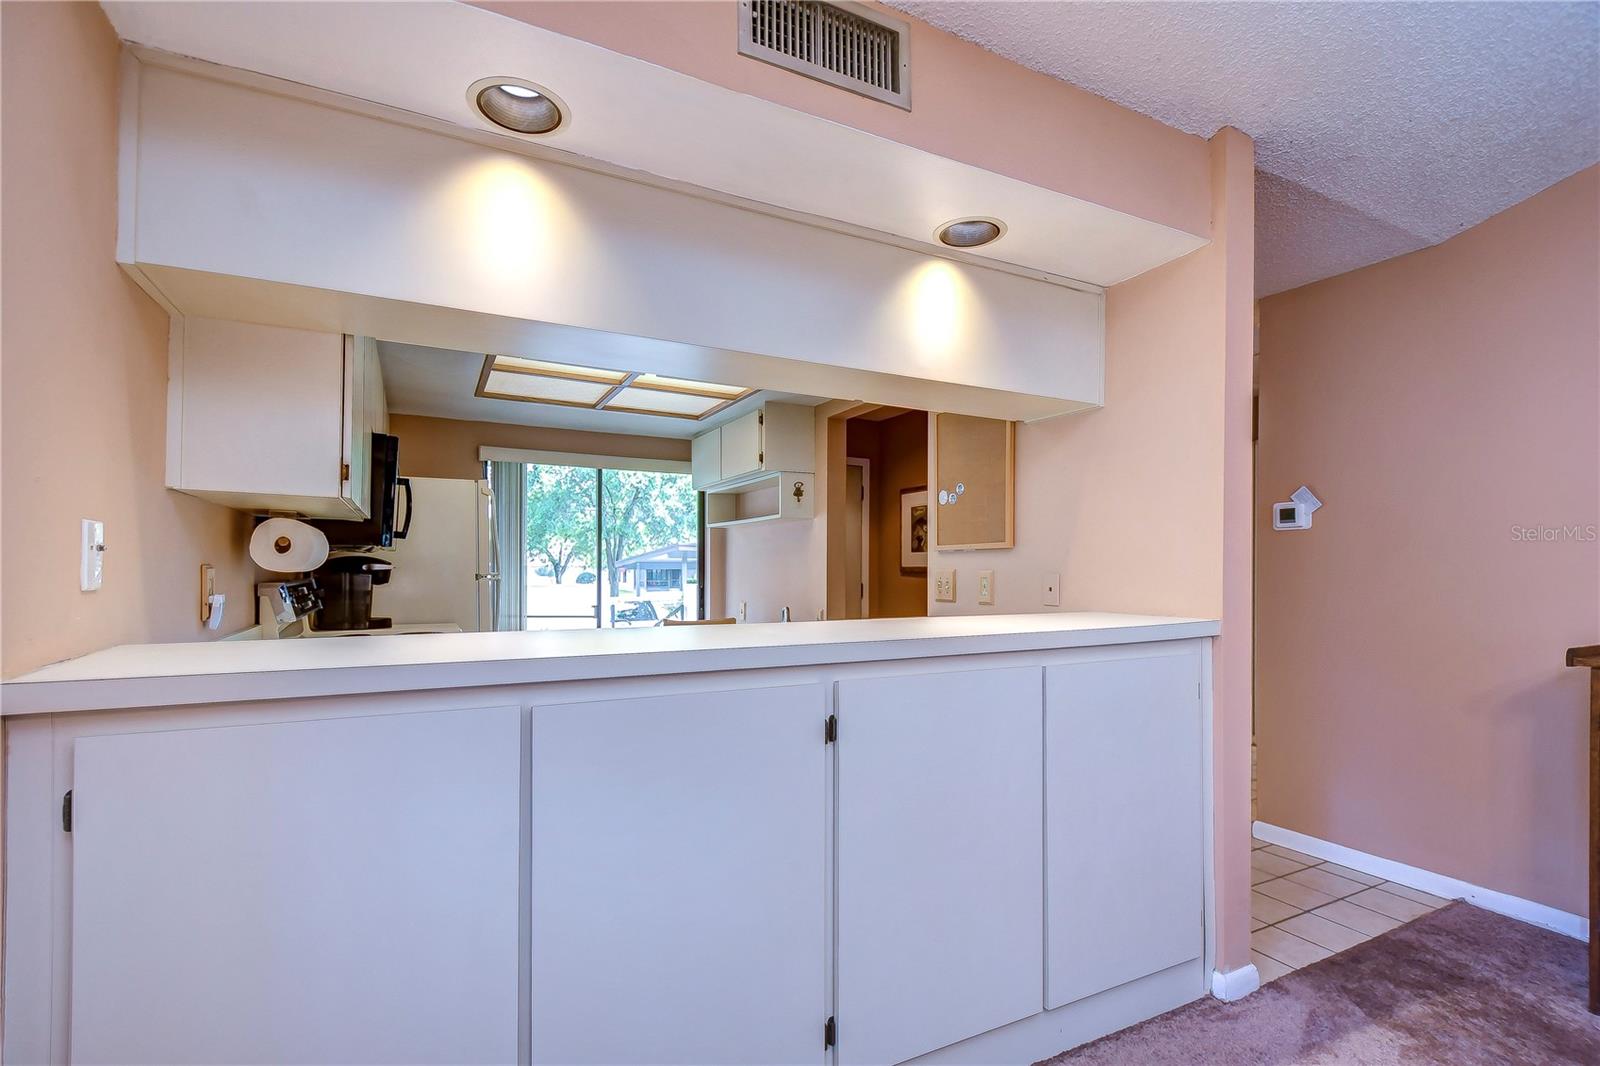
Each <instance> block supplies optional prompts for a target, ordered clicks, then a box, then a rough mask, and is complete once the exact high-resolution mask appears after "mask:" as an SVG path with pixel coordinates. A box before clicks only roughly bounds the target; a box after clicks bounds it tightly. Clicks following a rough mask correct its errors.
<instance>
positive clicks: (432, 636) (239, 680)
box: [0, 612, 1219, 715]
mask: <svg viewBox="0 0 1600 1066" xmlns="http://www.w3.org/2000/svg"><path fill="white" fill-rule="evenodd" d="M1218 629H1219V626H1218V623H1217V622H1216V621H1215V620H1209V619H1200V618H1169V617H1163V616H1157V615H1131V614H1098V613H1076V612H1075V613H1052V614H1011V615H961V616H949V617H939V618H874V619H864V620H856V621H836V622H788V623H783V622H767V623H757V624H748V625H731V626H729V625H723V626H673V627H663V628H650V629H586V630H563V631H558V632H548V633H416V634H405V633H389V634H384V635H381V636H351V637H344V638H342V639H340V640H241V641H227V640H223V641H209V642H204V643H191V644H125V645H122V646H120V647H116V648H107V649H106V650H105V651H99V652H94V653H92V654H90V655H85V656H82V657H81V658H77V659H68V660H66V661H65V662H60V663H55V664H53V665H51V666H46V667H44V668H43V669H40V670H36V671H34V672H33V673H31V674H24V675H23V676H21V677H18V678H15V679H13V680H11V681H7V682H5V684H4V685H3V686H0V714H5V715H16V714H40V713H46V712H55V711H92V710H111V709H122V708H133V707H157V706H159V707H171V706H179V705H188V704H199V703H226V702H233V701H238V700H255V699H284V698H307V697H316V696H334V695H349V694H352V693H360V692H396V691H411V690H418V689H434V688H461V687H472V686H482V685H517V684H536V683H539V682H547V681H577V680H590V679H594V678H606V677H642V676H649V675H652V674H678V673H703V672H707V671H712V670H747V669H763V668H773V667H785V666H815V665H818V664H823V663H850V662H872V661H876V660H885V659H911V658H926V657H930V656H936V655H970V654H981V653H991V652H1007V651H1036V650H1039V649H1044V648H1074V647H1088V646H1093V645H1103V644H1134V643H1142V642H1146V641H1152V640H1178V639H1183V638H1187V637H1209V636H1215V635H1216V634H1217V632H1218Z"/></svg>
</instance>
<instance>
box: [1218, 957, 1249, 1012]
mask: <svg viewBox="0 0 1600 1066" xmlns="http://www.w3.org/2000/svg"><path fill="white" fill-rule="evenodd" d="M1260 987H1261V972H1260V971H1259V970H1257V969H1256V964H1255V963H1253V962H1252V963H1247V964H1245V965H1244V966H1241V967H1239V968H1238V969H1237V970H1229V971H1228V972H1227V973H1223V972H1222V971H1221V970H1213V971H1212V973H1211V995H1212V997H1213V998H1215V999H1220V1000H1222V1002H1224V1003H1233V1002H1236V1001H1238V1000H1241V999H1243V998H1244V997H1246V996H1248V995H1249V994H1250V993H1252V992H1254V991H1255V990H1256V989H1258V988H1260Z"/></svg>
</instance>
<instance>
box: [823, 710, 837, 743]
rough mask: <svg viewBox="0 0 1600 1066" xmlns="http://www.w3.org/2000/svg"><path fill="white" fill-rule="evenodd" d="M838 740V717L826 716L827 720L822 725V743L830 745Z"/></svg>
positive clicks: (833, 715)
mask: <svg viewBox="0 0 1600 1066" xmlns="http://www.w3.org/2000/svg"><path fill="white" fill-rule="evenodd" d="M838 739H839V716H838V715H836V714H830V715H828V720H827V721H826V722H824V723H823V724H822V742H823V743H824V744H832V743H833V742H834V741H836V740H838Z"/></svg>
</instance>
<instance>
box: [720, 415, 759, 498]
mask: <svg viewBox="0 0 1600 1066" xmlns="http://www.w3.org/2000/svg"><path fill="white" fill-rule="evenodd" d="M760 469H761V412H760V411H751V412H750V413H749V414H747V415H745V416H743V417H742V418H736V419H734V420H733V421H732V422H729V423H728V424H727V425H725V426H723V427H722V478H723V480H724V481H726V480H727V479H728V478H735V477H742V476H743V475H745V474H753V473H755V472H756V471H758V470H760Z"/></svg>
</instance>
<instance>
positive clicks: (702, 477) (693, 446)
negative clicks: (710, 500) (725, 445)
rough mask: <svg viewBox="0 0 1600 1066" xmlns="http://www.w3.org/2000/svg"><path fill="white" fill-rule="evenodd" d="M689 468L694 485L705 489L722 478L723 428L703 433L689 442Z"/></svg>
mask: <svg viewBox="0 0 1600 1066" xmlns="http://www.w3.org/2000/svg"><path fill="white" fill-rule="evenodd" d="M689 470H690V472H691V476H692V478H693V480H694V487H695V488H697V489H703V488H705V487H706V486H707V485H715V484H716V483H717V482H719V481H721V480H722V430H721V429H713V430H712V431H711V432H710V433H702V434H700V435H699V436H698V437H696V438H695V439H694V440H693V441H691V442H690V444H689Z"/></svg>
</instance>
